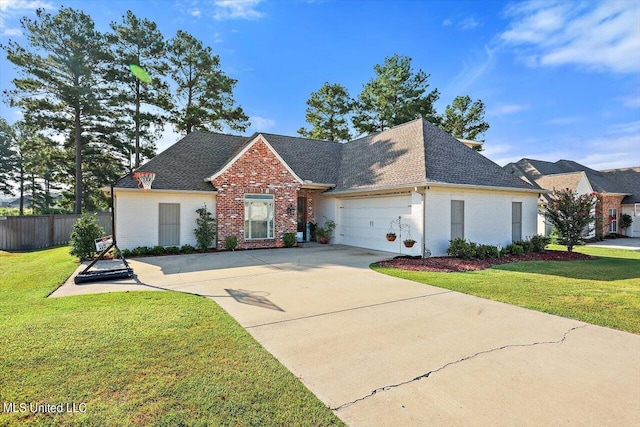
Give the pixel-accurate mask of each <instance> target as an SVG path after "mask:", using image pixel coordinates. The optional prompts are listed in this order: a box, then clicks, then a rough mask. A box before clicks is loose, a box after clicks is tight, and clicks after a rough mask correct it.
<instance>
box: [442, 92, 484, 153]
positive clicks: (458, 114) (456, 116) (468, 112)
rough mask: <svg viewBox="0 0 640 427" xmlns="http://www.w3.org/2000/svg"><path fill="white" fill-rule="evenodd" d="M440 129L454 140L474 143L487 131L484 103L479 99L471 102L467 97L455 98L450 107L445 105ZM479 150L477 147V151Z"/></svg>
mask: <svg viewBox="0 0 640 427" xmlns="http://www.w3.org/2000/svg"><path fill="white" fill-rule="evenodd" d="M440 127H441V128H442V129H443V130H444V131H446V132H448V133H450V134H451V135H453V136H455V137H456V138H464V139H471V140H474V141H476V140H477V138H478V135H482V134H484V133H485V132H486V131H488V130H489V123H487V122H485V121H484V103H483V102H482V100H480V99H478V100H477V101H475V102H471V97H469V96H468V95H467V96H456V98H455V99H454V100H453V103H452V105H447V108H446V109H445V111H444V114H443V116H442V118H441V122H440ZM481 141H484V140H481ZM481 149H482V147H479V148H478V151H480V150H481Z"/></svg>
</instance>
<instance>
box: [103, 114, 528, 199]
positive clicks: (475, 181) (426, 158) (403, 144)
mask: <svg viewBox="0 0 640 427" xmlns="http://www.w3.org/2000/svg"><path fill="white" fill-rule="evenodd" d="M256 135H257V134H254V135H253V136H251V137H243V136H233V135H223V134H217V133H208V132H193V133H191V134H189V135H188V136H186V137H184V138H183V139H181V140H180V141H178V142H177V143H175V144H174V145H172V146H171V147H169V148H168V149H167V150H165V151H164V152H162V153H160V154H159V155H157V156H156V157H155V158H153V159H152V160H151V161H149V162H147V163H146V164H144V165H143V166H142V167H140V168H139V169H138V170H139V171H151V172H155V173H156V174H157V175H156V179H155V181H154V182H153V188H154V189H172V190H201V191H212V190H213V189H214V188H213V187H212V186H211V184H210V183H208V182H205V181H204V178H206V177H209V176H211V175H213V174H214V173H216V172H217V171H219V170H221V169H222V168H223V167H224V166H225V165H226V164H227V163H228V162H229V161H230V160H231V159H233V157H234V156H235V155H237V154H238V153H239V152H240V151H242V149H243V148H244V147H245V146H246V144H248V143H249V142H250V141H251V140H253V139H254V137H255V136H256ZM262 135H263V136H264V137H265V138H266V140H267V141H268V142H269V143H270V144H271V146H272V147H273V148H274V149H275V150H276V152H278V154H279V155H280V156H281V157H282V159H283V160H284V161H285V162H286V163H287V164H288V165H289V167H291V169H292V170H293V171H294V172H295V173H296V174H297V175H298V176H299V177H300V178H301V179H302V180H304V181H311V182H314V183H321V184H334V185H335V188H334V189H333V190H330V191H336V192H337V191H359V190H367V189H377V188H387V187H398V186H405V185H406V186H414V185H425V184H428V183H442V184H461V185H481V186H490V187H507V188H518V189H536V188H539V187H538V186H537V185H535V184H534V185H529V184H527V183H525V182H524V181H522V180H521V179H519V178H518V177H516V176H513V175H512V174H510V173H508V172H507V171H505V170H504V169H502V168H501V167H500V166H498V165H497V164H495V163H493V162H492V161H490V160H489V159H487V158H486V157H484V156H483V155H481V154H479V153H478V152H476V151H474V150H473V149H471V148H469V147H467V146H465V145H464V144H463V143H461V142H460V141H458V140H457V139H456V138H454V137H452V136H451V135H449V134H447V133H446V132H444V131H442V130H441V129H440V128H438V127H436V126H434V125H432V124H431V123H429V122H427V121H425V120H423V119H417V120H414V121H411V122H408V123H405V124H402V125H398V126H395V127H393V128H391V129H387V130H385V131H383V132H380V133H377V134H373V135H369V136H367V137H364V138H360V139H357V140H354V141H351V142H348V143H345V144H339V143H335V142H330V141H320V140H313V139H307V138H298V137H291V136H283V135H274V134H267V133H263V134H262ZM116 186H117V187H120V188H135V187H136V186H137V182H136V180H135V179H133V178H132V177H131V176H128V177H125V178H124V179H122V180H120V181H119V182H118V183H117V185H116Z"/></svg>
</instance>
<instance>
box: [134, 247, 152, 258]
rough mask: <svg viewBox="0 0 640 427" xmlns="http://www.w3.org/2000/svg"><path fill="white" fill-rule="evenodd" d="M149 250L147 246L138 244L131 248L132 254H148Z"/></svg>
mask: <svg viewBox="0 0 640 427" xmlns="http://www.w3.org/2000/svg"><path fill="white" fill-rule="evenodd" d="M150 250H151V248H150V247H148V246H138V247H137V248H135V249H134V250H133V254H134V255H137V256H144V255H149V251H150Z"/></svg>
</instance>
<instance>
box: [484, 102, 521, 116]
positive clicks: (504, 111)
mask: <svg viewBox="0 0 640 427" xmlns="http://www.w3.org/2000/svg"><path fill="white" fill-rule="evenodd" d="M528 108H529V105H528V104H502V105H498V106H497V107H495V108H493V109H491V110H489V111H488V112H487V115H488V116H506V115H508V114H514V113H517V112H518V111H523V110H526V109H528Z"/></svg>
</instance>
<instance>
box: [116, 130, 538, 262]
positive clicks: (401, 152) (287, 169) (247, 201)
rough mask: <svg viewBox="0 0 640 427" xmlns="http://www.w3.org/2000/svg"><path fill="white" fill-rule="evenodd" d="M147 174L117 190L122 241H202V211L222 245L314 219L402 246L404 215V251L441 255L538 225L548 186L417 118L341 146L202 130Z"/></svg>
mask: <svg viewBox="0 0 640 427" xmlns="http://www.w3.org/2000/svg"><path fill="white" fill-rule="evenodd" d="M138 171H150V172H155V173H156V177H155V180H154V181H153V184H152V189H151V190H149V191H146V192H145V191H143V190H141V189H139V188H138V185H137V182H136V180H135V179H134V178H133V177H132V176H131V175H128V176H126V177H124V178H123V179H121V180H119V181H118V182H117V183H116V185H115V189H114V197H115V223H116V233H117V239H118V244H119V245H120V247H122V248H129V249H131V248H134V247H136V246H155V245H162V246H173V245H176V246H177V245H183V244H191V245H194V244H195V238H194V235H193V230H194V228H195V225H196V212H195V210H196V209H198V208H201V207H202V206H203V205H205V204H206V206H207V209H209V210H210V211H211V212H212V213H214V215H215V216H216V218H217V227H218V237H217V245H218V247H224V243H225V239H226V237H227V236H235V237H237V239H238V246H239V248H247V249H249V248H271V247H278V246H282V237H283V234H284V233H286V232H292V231H293V232H296V231H299V232H302V233H303V234H305V237H307V236H306V223H307V222H314V223H318V224H319V225H323V224H324V223H325V221H326V220H328V219H331V220H334V221H335V222H336V226H337V227H336V230H335V232H334V238H333V240H332V241H333V242H334V243H338V244H345V245H351V246H357V247H363V248H371V249H379V250H384V251H391V252H398V251H399V249H400V245H402V242H401V241H400V239H397V240H396V241H395V242H392V243H391V242H388V241H387V240H386V237H385V236H386V234H387V232H388V231H389V230H393V231H395V233H396V234H399V230H398V227H397V226H396V225H392V221H394V220H397V219H398V217H401V220H402V224H406V225H408V226H409V228H405V229H403V230H402V240H404V239H406V238H407V237H411V238H412V239H414V240H415V241H416V244H415V246H413V248H411V249H407V248H405V247H404V246H402V253H404V254H411V255H420V254H422V252H423V250H424V249H425V248H427V249H429V250H430V251H431V253H432V254H433V255H444V254H445V252H446V249H447V247H448V245H449V240H451V239H452V238H455V237H463V238H465V239H469V240H471V241H475V242H481V243H487V244H501V245H505V244H508V243H510V242H511V241H512V240H519V239H522V238H526V237H527V236H532V235H534V234H536V215H537V200H538V197H539V193H540V192H541V189H540V188H539V187H538V186H537V185H535V184H534V185H531V184H528V183H526V182H524V181H522V180H521V179H519V178H518V177H516V176H513V175H511V174H510V173H508V172H506V171H505V170H504V169H502V168H501V167H500V166H498V165H497V164H495V163H493V162H491V161H490V160H488V159H487V158H485V157H484V156H482V155H481V154H479V153H478V152H476V151H474V150H473V149H471V148H468V147H467V146H465V145H464V144H463V143H461V142H459V141H458V140H456V139H455V138H454V137H452V136H451V135H449V134H447V133H445V132H444V131H442V130H441V129H439V128H438V127H436V126H434V125H432V124H431V123H429V122H427V121H425V120H423V119H417V120H414V121H411V122H409V123H405V124H402V125H399V126H395V127H393V128H391V129H388V130H386V131H383V132H380V133H377V134H374V135H370V136H367V137H364V138H360V139H356V140H354V141H350V142H347V143H344V144H339V143H334V142H329V141H320V140H312V139H306V138H298V137H289V136H282V135H273V134H268V133H256V134H254V135H252V136H250V137H243V136H233V135H223V134H217V133H207V132H193V133H191V134H189V135H187V136H186V137H184V138H183V139H181V140H180V141H178V142H177V143H175V144H174V145H172V146H171V147H169V148H168V149H167V150H165V151H164V152H162V153H160V154H159V155H157V156H156V157H155V158H153V159H152V160H150V161H149V162H148V163H146V164H145V165H143V166H142V167H140V168H139V169H138Z"/></svg>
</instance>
